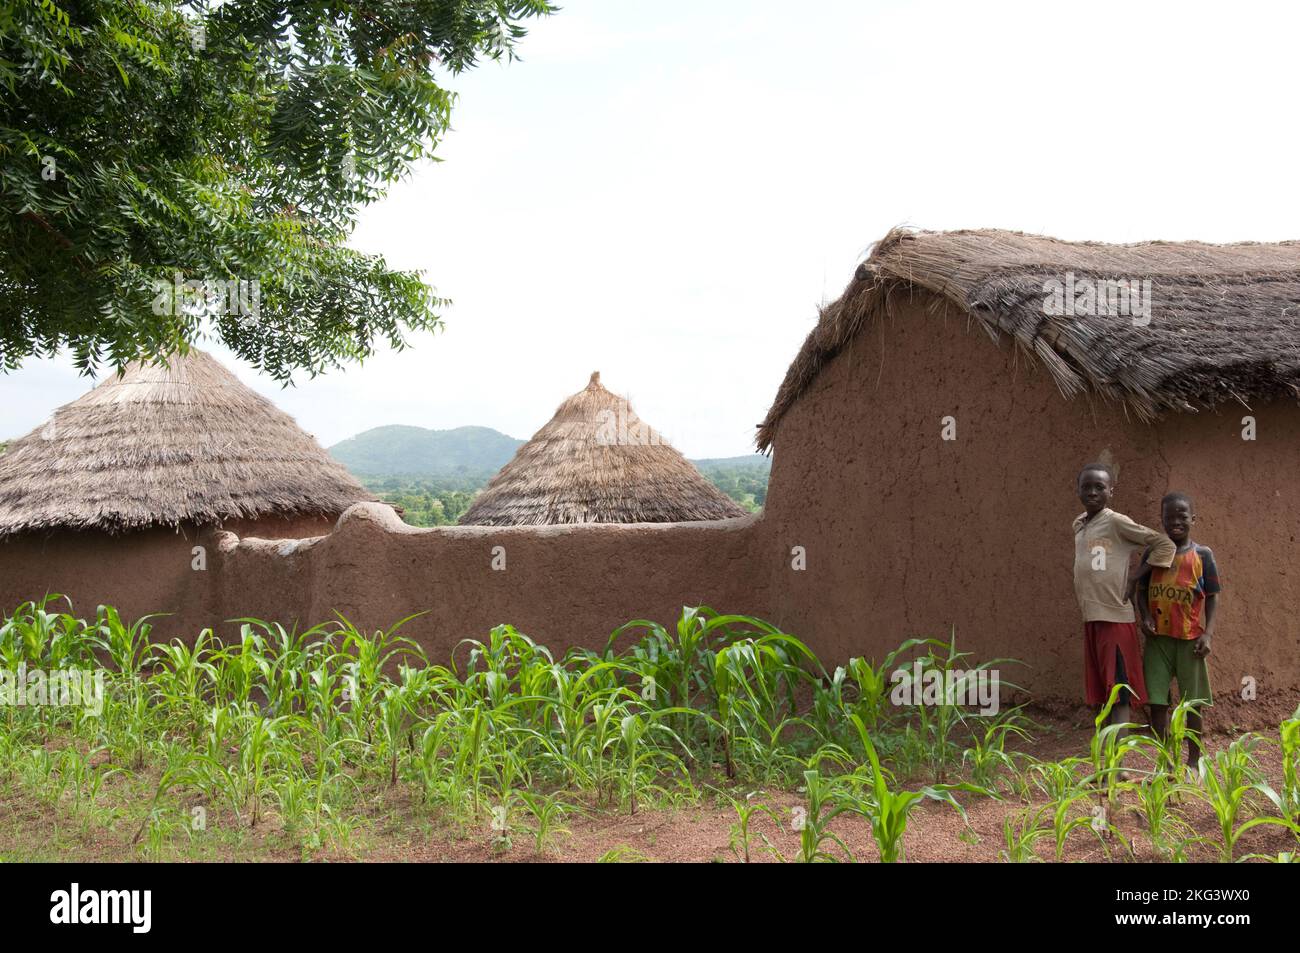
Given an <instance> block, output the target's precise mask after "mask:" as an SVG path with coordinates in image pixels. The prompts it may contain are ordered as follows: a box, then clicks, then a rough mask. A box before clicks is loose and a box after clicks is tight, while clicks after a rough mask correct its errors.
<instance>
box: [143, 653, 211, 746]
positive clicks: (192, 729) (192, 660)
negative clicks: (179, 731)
mask: <svg viewBox="0 0 1300 953" xmlns="http://www.w3.org/2000/svg"><path fill="white" fill-rule="evenodd" d="M211 640H212V630H211V629H204V630H203V631H202V632H200V633H199V635H198V638H197V639H196V640H195V642H194V645H193V646H188V645H186V644H185V643H184V642H182V641H180V640H179V639H177V640H175V641H173V642H172V643H171V644H169V645H161V644H159V645H155V646H154V647H153V651H154V654H155V655H156V656H157V659H158V663H159V664H158V665H157V666H156V668H155V669H154V673H153V676H152V678H151V679H150V687H151V689H152V692H153V698H154V700H155V701H157V702H159V703H160V704H161V705H162V706H163V708H164V709H165V710H167V711H169V712H172V713H174V716H175V717H176V718H177V719H178V720H179V721H180V722H181V723H182V724H183V725H184V726H185V729H184V730H185V731H186V732H187V733H188V734H189V736H190V742H191V744H197V743H198V738H199V735H200V734H201V732H202V730H203V722H204V716H205V715H206V713H207V702H208V699H209V698H210V697H211V695H212V693H213V692H215V690H216V683H217V670H216V666H215V665H213V664H212V662H210V661H208V655H209V653H210V644H211Z"/></svg>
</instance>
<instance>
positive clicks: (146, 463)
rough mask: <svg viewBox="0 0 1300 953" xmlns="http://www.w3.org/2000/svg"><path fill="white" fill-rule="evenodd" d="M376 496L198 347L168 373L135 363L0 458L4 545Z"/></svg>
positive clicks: (321, 508) (317, 513)
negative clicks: (8, 540) (8, 538)
mask: <svg viewBox="0 0 1300 953" xmlns="http://www.w3.org/2000/svg"><path fill="white" fill-rule="evenodd" d="M374 499H375V497H374V496H373V495H372V494H370V493H369V492H367V491H366V490H365V489H364V488H363V487H362V486H361V485H360V484H359V483H358V482H357V481H356V480H354V479H353V478H352V476H351V475H350V474H349V473H348V472H347V470H345V469H344V468H343V466H342V465H341V464H339V463H338V462H336V461H335V460H333V459H332V458H331V457H330V456H329V455H328V454H327V453H326V452H325V451H324V450H323V449H322V448H321V447H320V445H319V444H317V443H316V441H315V440H313V439H312V437H311V436H310V435H308V434H306V433H304V432H303V431H302V430H301V429H299V427H298V425H297V424H296V423H295V422H294V420H293V418H292V417H290V416H289V415H288V414H286V413H284V412H283V411H280V410H278V409H277V408H276V407H275V405H273V404H272V403H271V402H270V401H269V400H267V399H266V398H264V397H262V396H260V395H259V394H256V393H254V392H253V391H252V390H250V389H249V388H247V387H245V386H244V385H243V384H241V383H240V382H239V380H238V379H236V377H235V376H234V375H233V374H231V373H230V372H229V371H228V370H226V369H225V368H224V367H222V366H221V365H220V364H219V363H217V361H216V360H214V359H213V358H212V357H211V356H209V355H208V354H205V353H204V352H202V351H199V350H196V349H191V350H190V351H189V352H188V353H187V354H186V355H184V356H177V357H174V358H173V359H172V361H171V362H170V365H169V366H163V365H142V364H139V363H136V364H131V365H130V366H128V367H127V368H126V370H125V372H124V373H123V374H122V375H121V376H113V377H110V378H108V379H107V380H104V381H103V382H101V383H100V384H99V385H98V386H96V387H95V388H94V389H93V390H91V391H89V392H88V393H86V394H84V395H83V396H81V397H79V398H78V399H77V400H75V401H73V402H72V403H70V404H66V405H65V406H63V407H60V408H59V409H58V410H56V411H55V412H54V414H53V415H52V416H51V417H50V419H49V420H48V421H47V422H46V423H44V424H42V425H41V426H40V427H37V428H36V429H35V430H33V431H32V432H31V433H29V434H28V435H27V436H25V437H22V438H21V439H19V440H16V441H14V442H13V443H12V444H11V445H10V446H9V449H8V451H7V452H6V453H5V454H4V455H3V456H0V536H4V535H10V534H17V533H24V532H30V531H45V530H53V529H76V530H104V531H108V532H122V531H126V530H137V529H144V528H147V527H157V526H179V525H181V524H193V525H211V524H221V523H224V522H226V521H228V520H257V519H261V518H263V517H278V518H298V517H326V518H330V517H335V516H337V515H338V514H339V513H341V512H342V511H343V510H344V509H346V508H347V507H348V506H350V505H351V504H353V503H356V502H358V501H362V500H374Z"/></svg>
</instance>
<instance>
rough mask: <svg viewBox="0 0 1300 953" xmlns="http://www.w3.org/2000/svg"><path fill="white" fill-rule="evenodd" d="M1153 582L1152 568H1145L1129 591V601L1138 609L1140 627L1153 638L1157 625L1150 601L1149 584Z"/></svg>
mask: <svg viewBox="0 0 1300 953" xmlns="http://www.w3.org/2000/svg"><path fill="white" fill-rule="evenodd" d="M1150 582H1151V570H1150V569H1149V568H1147V569H1145V570H1143V572H1141V573H1140V574H1139V575H1138V577H1137V578H1136V579H1134V580H1133V585H1132V587H1131V589H1130V591H1129V601H1130V602H1131V603H1133V608H1134V609H1135V610H1136V611H1137V620H1138V628H1139V629H1141V630H1142V634H1143V635H1145V636H1148V637H1151V638H1154V637H1155V634H1156V627H1155V624H1154V623H1153V622H1152V621H1151V603H1150V602H1149V601H1148V586H1149V584H1150Z"/></svg>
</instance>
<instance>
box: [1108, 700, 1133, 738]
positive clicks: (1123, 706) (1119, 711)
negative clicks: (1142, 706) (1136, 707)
mask: <svg viewBox="0 0 1300 953" xmlns="http://www.w3.org/2000/svg"><path fill="white" fill-rule="evenodd" d="M1132 715H1133V710H1132V708H1131V707H1130V706H1129V703H1128V702H1116V703H1115V707H1113V708H1112V709H1111V710H1110V723H1111V724H1112V725H1124V724H1128V722H1130V721H1132V720H1133V719H1132ZM1127 734H1128V729H1127V728H1121V729H1120V730H1119V731H1117V732H1116V733H1115V739H1116V740H1117V741H1122V740H1123V739H1124V736H1125V735H1127Z"/></svg>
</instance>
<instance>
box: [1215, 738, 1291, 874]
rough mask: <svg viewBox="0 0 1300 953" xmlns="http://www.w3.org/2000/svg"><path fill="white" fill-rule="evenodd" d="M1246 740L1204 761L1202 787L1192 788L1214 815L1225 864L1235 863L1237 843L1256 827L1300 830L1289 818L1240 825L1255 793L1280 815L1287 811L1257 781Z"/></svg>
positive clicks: (1276, 797)
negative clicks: (1273, 826) (1250, 797)
mask: <svg viewBox="0 0 1300 953" xmlns="http://www.w3.org/2000/svg"><path fill="white" fill-rule="evenodd" d="M1246 740H1247V739H1238V740H1237V741H1234V742H1233V743H1232V744H1231V745H1230V746H1229V747H1228V748H1227V749H1225V750H1223V751H1220V752H1218V753H1217V754H1216V755H1215V756H1214V757H1213V758H1210V757H1205V758H1202V759H1201V763H1200V767H1199V771H1198V775H1197V781H1198V784H1197V785H1196V786H1195V787H1192V788H1191V791H1192V793H1193V794H1195V795H1196V796H1197V797H1199V798H1201V800H1203V801H1205V803H1206V804H1208V805H1209V806H1210V809H1211V810H1213V811H1214V817H1215V821H1216V823H1217V825H1218V834H1219V841H1218V848H1219V859H1220V860H1221V861H1223V862H1225V863H1231V862H1232V860H1233V858H1234V854H1235V853H1236V846H1237V842H1238V841H1239V840H1241V837H1242V835H1243V834H1245V833H1246V832H1247V831H1250V830H1253V829H1254V828H1256V827H1261V826H1264V825H1276V826H1278V827H1286V828H1289V829H1290V830H1292V831H1297V830H1300V826H1297V825H1296V823H1295V822H1294V821H1292V820H1291V819H1290V818H1288V817H1285V816H1283V817H1271V816H1270V817H1255V818H1252V819H1250V820H1247V821H1243V822H1242V823H1240V824H1239V823H1237V821H1238V818H1239V817H1240V816H1241V813H1242V811H1243V809H1245V808H1247V807H1248V803H1249V802H1248V800H1247V799H1248V797H1249V796H1250V795H1251V794H1252V793H1254V794H1261V795H1263V796H1264V797H1265V798H1267V800H1268V801H1269V802H1271V803H1272V804H1273V806H1274V807H1276V808H1277V809H1278V810H1279V811H1282V810H1283V807H1282V799H1281V797H1279V796H1278V794H1277V792H1276V791H1274V790H1273V788H1271V787H1270V786H1269V785H1268V784H1266V783H1265V782H1263V781H1260V780H1255V779H1254V777H1253V772H1252V770H1251V768H1250V767H1249V764H1250V760H1251V759H1250V754H1249V751H1250V747H1249V746H1248V745H1245V744H1242V742H1243V741H1246Z"/></svg>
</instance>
